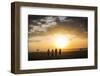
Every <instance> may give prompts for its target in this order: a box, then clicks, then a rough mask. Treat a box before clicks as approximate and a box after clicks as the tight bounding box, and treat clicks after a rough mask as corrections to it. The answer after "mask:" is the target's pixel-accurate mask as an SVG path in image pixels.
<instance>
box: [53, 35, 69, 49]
mask: <svg viewBox="0 0 100 76" xmlns="http://www.w3.org/2000/svg"><path fill="white" fill-rule="evenodd" d="M54 42H55V46H56V47H57V48H64V47H66V46H67V45H68V42H69V39H68V37H67V36H65V35H56V36H55V38H54Z"/></svg>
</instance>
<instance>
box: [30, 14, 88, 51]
mask: <svg viewBox="0 0 100 76" xmlns="http://www.w3.org/2000/svg"><path fill="white" fill-rule="evenodd" d="M59 36H65V37H66V38H67V43H66V46H65V47H64V49H69V48H87V45H88V44H87V38H88V18H87V17H71V16H52V15H51V16H47V15H28V47H29V48H28V49H29V52H32V51H34V50H36V49H40V50H41V51H42V50H47V49H54V48H59V47H57V46H55V41H56V40H57V37H59ZM60 38H61V37H60Z"/></svg>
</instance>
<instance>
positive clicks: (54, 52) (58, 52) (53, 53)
mask: <svg viewBox="0 0 100 76" xmlns="http://www.w3.org/2000/svg"><path fill="white" fill-rule="evenodd" d="M47 54H48V56H58V55H61V49H51V50H50V49H48V51H47Z"/></svg>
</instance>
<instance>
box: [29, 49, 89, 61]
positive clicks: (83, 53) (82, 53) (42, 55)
mask: <svg viewBox="0 0 100 76" xmlns="http://www.w3.org/2000/svg"><path fill="white" fill-rule="evenodd" d="M76 58H88V50H87V49H85V50H78V51H70V52H68V51H67V52H61V53H60V54H59V52H58V53H56V54H55V53H49V54H48V52H31V53H28V60H29V61H32V60H52V59H76Z"/></svg>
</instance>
